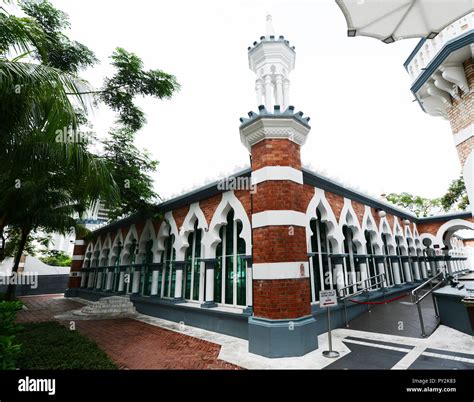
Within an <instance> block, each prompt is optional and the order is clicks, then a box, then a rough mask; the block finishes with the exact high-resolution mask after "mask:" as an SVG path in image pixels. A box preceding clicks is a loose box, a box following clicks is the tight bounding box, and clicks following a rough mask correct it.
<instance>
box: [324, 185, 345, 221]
mask: <svg viewBox="0 0 474 402" xmlns="http://www.w3.org/2000/svg"><path fill="white" fill-rule="evenodd" d="M325 194H326V199H327V200H328V202H329V205H331V208H332V212H334V216H335V217H336V219H337V221H338V222H339V219H340V218H341V211H342V208H343V207H344V197H342V196H340V195H337V194H333V193H330V192H325Z"/></svg>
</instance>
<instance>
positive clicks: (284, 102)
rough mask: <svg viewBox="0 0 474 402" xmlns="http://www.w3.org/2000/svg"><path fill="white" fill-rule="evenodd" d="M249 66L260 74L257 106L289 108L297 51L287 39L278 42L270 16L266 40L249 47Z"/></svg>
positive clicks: (258, 77)
mask: <svg viewBox="0 0 474 402" xmlns="http://www.w3.org/2000/svg"><path fill="white" fill-rule="evenodd" d="M248 50H249V66H250V69H251V70H252V71H253V72H254V73H255V74H256V76H257V79H256V80H255V91H256V93H257V105H265V107H266V108H267V110H268V111H273V107H274V106H275V105H279V106H280V110H285V109H286V108H287V107H288V106H289V95H290V79H289V76H290V72H291V71H292V70H293V69H294V68H295V56H296V54H295V48H294V47H290V43H289V42H288V41H287V40H285V38H284V37H283V36H279V37H278V38H276V36H275V30H274V28H273V22H272V17H271V15H267V26H266V32H265V36H261V37H260V42H254V43H253V47H249V48H248Z"/></svg>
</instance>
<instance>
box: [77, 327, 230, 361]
mask: <svg viewBox="0 0 474 402" xmlns="http://www.w3.org/2000/svg"><path fill="white" fill-rule="evenodd" d="M76 328H78V329H79V331H80V332H81V333H83V334H85V335H87V337H88V338H90V339H92V340H93V341H94V342H96V343H97V344H98V345H99V346H100V347H101V348H102V349H103V350H104V351H105V352H106V353H107V354H108V355H109V356H110V358H111V359H112V360H114V361H115V362H116V363H117V364H118V365H119V366H120V367H122V368H129V369H181V370H185V369H191V370H200V369H204V370H207V369H227V370H229V369H231V370H235V369H239V367H238V366H235V365H233V364H230V363H227V362H225V361H223V360H219V359H218V358H217V357H218V355H219V351H220V348H221V346H220V345H217V344H215V343H211V342H208V341H204V340H201V339H197V338H193V337H190V336H187V335H183V334H179V333H176V332H173V331H169V330H167V329H163V328H159V327H155V326H153V325H150V324H146V323H143V322H140V321H136V320H133V319H129V318H123V319H117V320H102V321H77V322H76ZM111 340H113V341H111Z"/></svg>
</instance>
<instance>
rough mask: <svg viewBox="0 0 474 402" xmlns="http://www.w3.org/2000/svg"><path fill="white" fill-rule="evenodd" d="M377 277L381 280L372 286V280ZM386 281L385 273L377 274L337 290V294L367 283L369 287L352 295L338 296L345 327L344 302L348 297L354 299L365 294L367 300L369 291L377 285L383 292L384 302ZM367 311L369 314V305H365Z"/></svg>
mask: <svg viewBox="0 0 474 402" xmlns="http://www.w3.org/2000/svg"><path fill="white" fill-rule="evenodd" d="M378 277H381V280H380V281H376V282H375V283H374V284H372V279H374V278H378ZM385 281H386V279H385V273H383V274H377V275H374V276H370V277H369V278H367V279H363V280H361V281H359V282H356V283H353V284H352V285H348V286H344V287H343V288H341V289H339V292H341V291H342V290H344V289H348V288H352V287H354V286H358V285H359V284H363V283H367V282H369V284H370V286H365V287H364V288H363V289H361V290H359V291H357V292H354V293H351V294H349V295H346V296H344V297H341V296H339V299H340V300H341V301H342V302H343V304H344V320H345V322H346V327H348V326H349V320H348V318H347V304H346V300H347V299H348V298H349V297H355V296H358V295H360V294H362V293H366V294H367V300H368V299H369V290H371V289H372V288H373V287H374V286H377V285H379V284H381V285H382V291H383V298H384V301H385V286H384V284H385V283H386V282H385ZM367 311H368V312H369V313H370V305H369V304H367Z"/></svg>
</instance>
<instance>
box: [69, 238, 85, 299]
mask: <svg viewBox="0 0 474 402" xmlns="http://www.w3.org/2000/svg"><path fill="white" fill-rule="evenodd" d="M85 254H86V244H85V241H84V239H81V238H77V239H76V241H75V242H74V249H73V253H72V263H71V271H70V273H69V283H68V288H67V289H66V292H65V296H66V297H67V296H69V297H74V296H76V289H78V288H80V287H81V268H82V264H83V262H84V256H85Z"/></svg>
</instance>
